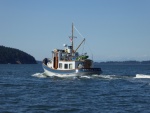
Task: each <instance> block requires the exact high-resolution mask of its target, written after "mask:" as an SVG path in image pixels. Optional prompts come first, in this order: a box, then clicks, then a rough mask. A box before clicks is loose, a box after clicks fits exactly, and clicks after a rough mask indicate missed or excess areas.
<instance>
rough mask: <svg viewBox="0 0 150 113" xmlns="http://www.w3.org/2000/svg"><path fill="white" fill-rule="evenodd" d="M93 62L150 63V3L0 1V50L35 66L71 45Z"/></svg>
mask: <svg viewBox="0 0 150 113" xmlns="http://www.w3.org/2000/svg"><path fill="white" fill-rule="evenodd" d="M72 23H74V26H75V28H76V29H77V30H76V31H75V33H74V34H75V36H77V38H75V39H74V40H75V43H76V44H75V47H74V48H76V47H77V46H78V44H79V42H81V41H82V39H83V38H86V41H85V43H84V44H83V45H84V46H83V45H82V47H81V48H80V49H79V52H82V53H84V52H87V54H89V55H90V57H92V58H93V60H94V61H125V60H138V61H142V60H150V0H0V45H3V46H7V47H12V48H17V49H20V50H22V51H24V52H27V53H29V54H30V55H32V56H34V57H35V59H36V60H43V59H44V58H46V57H51V51H52V50H53V49H55V48H58V49H63V48H64V47H63V44H68V45H70V44H71V42H70V40H69V36H71V25H72Z"/></svg>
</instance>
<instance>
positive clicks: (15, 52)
mask: <svg viewBox="0 0 150 113" xmlns="http://www.w3.org/2000/svg"><path fill="white" fill-rule="evenodd" d="M36 63H37V62H36V60H35V58H34V57H33V56H31V55H29V54H28V53H25V52H23V51H21V50H19V49H15V48H10V47H5V46H0V64H36Z"/></svg>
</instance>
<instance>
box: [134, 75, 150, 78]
mask: <svg viewBox="0 0 150 113" xmlns="http://www.w3.org/2000/svg"><path fill="white" fill-rule="evenodd" d="M134 78H150V75H144V74H136V77H134Z"/></svg>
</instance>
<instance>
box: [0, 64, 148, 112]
mask: <svg viewBox="0 0 150 113" xmlns="http://www.w3.org/2000/svg"><path fill="white" fill-rule="evenodd" d="M97 67H101V68H102V70H103V74H102V75H92V76H83V77H71V78H58V77H46V76H45V75H44V73H43V69H42V66H41V65H40V64H35V65H0V113H150V65H97Z"/></svg>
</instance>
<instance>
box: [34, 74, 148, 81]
mask: <svg viewBox="0 0 150 113" xmlns="http://www.w3.org/2000/svg"><path fill="white" fill-rule="evenodd" d="M32 76H33V77H37V78H58V79H62V78H63V79H65V78H66V79H67V78H72V79H105V80H113V79H132V78H137V79H138V78H148V79H150V75H144V74H136V75H135V76H125V75H124V76H123V75H84V76H83V75H78V76H68V75H52V76H47V75H46V74H45V73H35V74H33V75H32Z"/></svg>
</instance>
